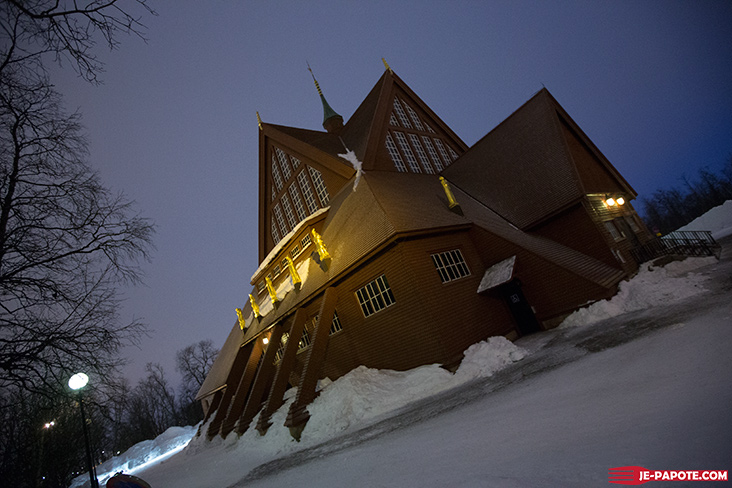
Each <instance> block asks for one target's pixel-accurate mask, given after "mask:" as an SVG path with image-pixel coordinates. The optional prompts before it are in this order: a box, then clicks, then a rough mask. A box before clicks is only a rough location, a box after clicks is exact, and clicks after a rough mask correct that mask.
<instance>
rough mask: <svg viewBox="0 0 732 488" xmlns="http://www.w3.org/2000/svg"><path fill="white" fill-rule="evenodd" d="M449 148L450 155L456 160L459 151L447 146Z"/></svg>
mask: <svg viewBox="0 0 732 488" xmlns="http://www.w3.org/2000/svg"><path fill="white" fill-rule="evenodd" d="M447 150H448V151H450V157H451V158H452V160H453V161H455V160H456V159H457V158H458V155H457V153H456V152H455V151H454V150H453V148H451V147H450V146H447Z"/></svg>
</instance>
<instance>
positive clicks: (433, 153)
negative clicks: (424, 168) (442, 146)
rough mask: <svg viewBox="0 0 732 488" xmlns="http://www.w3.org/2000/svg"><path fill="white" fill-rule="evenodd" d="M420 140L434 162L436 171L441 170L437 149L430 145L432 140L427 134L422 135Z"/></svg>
mask: <svg viewBox="0 0 732 488" xmlns="http://www.w3.org/2000/svg"><path fill="white" fill-rule="evenodd" d="M422 141H423V142H424V146H425V147H426V148H427V152H428V153H429V155H430V157H431V158H432V162H434V163H435V168H437V171H442V170H443V169H444V168H443V166H442V161H440V156H438V155H437V151H435V146H433V145H432V140H431V139H430V138H429V137H427V136H422Z"/></svg>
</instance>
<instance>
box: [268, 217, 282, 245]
mask: <svg viewBox="0 0 732 488" xmlns="http://www.w3.org/2000/svg"><path fill="white" fill-rule="evenodd" d="M269 230H270V231H271V232H272V241H273V242H274V243H275V244H277V243H278V242H280V233H279V232H278V231H277V224H275V219H274V217H272V218H271V219H270V221H269Z"/></svg>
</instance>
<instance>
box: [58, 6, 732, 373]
mask: <svg viewBox="0 0 732 488" xmlns="http://www.w3.org/2000/svg"><path fill="white" fill-rule="evenodd" d="M153 6H154V8H155V9H156V10H157V11H158V13H159V15H158V16H157V17H147V18H145V19H144V23H145V24H146V25H147V27H148V38H149V41H148V43H147V44H146V43H144V42H142V41H141V40H139V39H137V38H125V39H122V41H123V42H122V45H121V47H120V49H119V50H117V51H115V52H112V53H103V56H102V57H103V58H104V59H105V60H107V69H106V73H104V75H103V78H104V84H103V85H102V86H91V85H88V84H85V83H84V82H82V81H80V80H79V79H77V78H75V76H74V74H73V72H72V71H70V70H69V69H65V70H63V71H61V73H57V74H55V75H54V76H55V78H54V80H55V82H56V83H57V85H58V87H59V89H60V90H61V91H62V92H63V93H64V94H65V96H66V103H67V106H68V108H69V109H75V108H77V107H78V108H79V109H80V110H81V112H82V113H83V115H84V122H85V126H86V128H87V131H88V135H89V139H90V141H91V158H90V159H91V164H92V165H93V166H94V167H95V168H98V169H99V171H100V173H101V175H102V178H103V179H104V181H105V182H106V183H107V185H108V186H111V187H113V188H114V189H117V190H122V191H124V192H125V193H126V194H127V195H128V196H129V197H130V198H131V199H134V200H135V201H136V202H137V204H138V207H139V209H140V211H141V212H142V213H143V214H144V215H146V216H149V217H150V218H151V219H152V220H154V221H155V223H156V224H157V228H158V232H157V235H156V237H155V243H156V246H157V251H156V252H155V254H154V259H153V262H152V263H151V264H149V265H148V264H146V265H145V266H144V268H145V275H146V277H145V282H146V285H145V286H143V287H138V288H135V289H132V290H126V291H125V295H126V297H127V300H126V302H125V305H124V308H123V310H122V318H123V319H130V318H131V317H133V316H135V317H142V318H143V319H144V320H145V321H146V322H147V323H148V324H149V325H150V326H151V328H152V329H153V332H152V334H151V336H150V337H149V338H146V339H145V340H144V341H143V343H142V344H141V346H140V347H139V348H129V349H127V350H126V351H125V352H126V354H127V355H129V357H130V359H131V360H132V361H133V363H132V364H131V365H130V366H129V367H128V368H126V370H125V372H126V374H127V375H128V376H129V377H130V379H132V380H133V381H136V380H137V379H138V378H139V377H140V376H141V375H142V374H143V369H144V365H145V363H146V362H149V361H155V362H160V363H161V364H163V366H164V367H165V369H166V370H167V371H168V373H169V374H170V375H171V376H173V375H174V371H173V367H174V357H175V352H176V351H177V350H178V349H181V348H183V347H185V346H186V345H188V344H191V343H193V342H197V341H199V340H201V339H207V338H210V339H213V341H214V343H215V344H216V345H217V347H220V346H221V345H222V344H223V342H224V340H225V338H226V336H227V334H228V332H229V331H230V329H231V327H232V326H233V324H234V322H235V320H236V314H235V312H234V308H235V307H241V306H243V305H244V303H245V299H246V296H247V294H248V292H249V291H250V285H249V278H250V277H251V275H252V273H253V272H254V270H255V269H256V268H257V265H258V262H257V239H256V234H257V219H258V214H257V188H258V186H257V185H258V182H257V178H258V171H257V164H258V160H257V158H258V146H257V144H258V134H257V121H256V115H255V112H256V111H259V112H260V114H261V116H262V119H263V120H264V121H265V122H271V123H276V124H282V125H289V126H295V127H303V128H308V129H315V130H322V127H321V125H320V124H321V122H322V107H321V104H320V100H319V98H318V96H317V92H316V91H315V87H314V86H313V83H312V79H311V77H310V73H309V72H308V71H307V66H306V62H309V63H310V65H311V66H312V68H313V71H314V72H315V75H316V77H317V78H318V81H319V82H320V85H321V87H322V89H323V91H324V93H325V96H326V97H327V99H328V101H329V103H330V105H331V106H332V107H333V108H334V109H335V110H336V111H338V112H339V113H340V114H341V115H343V117H344V118H345V119H346V120H347V119H348V118H349V117H350V116H351V114H352V113H353V112H354V110H355V109H356V108H357V106H358V105H359V104H360V102H361V101H362V100H363V98H364V97H365V96H366V94H367V93H368V92H369V90H370V89H371V88H372V87H373V85H374V84H375V83H376V81H377V80H378V79H379V77H380V76H381V74H382V72H383V69H384V67H383V64H382V62H381V58H382V57H385V58H386V60H387V61H388V62H389V64H390V66H391V67H392V68H393V69H394V71H395V72H396V73H397V74H398V75H399V76H400V77H401V78H402V79H403V80H404V81H405V82H406V83H407V84H408V85H409V86H410V87H411V88H412V89H413V90H414V91H415V92H416V93H417V94H418V95H419V96H420V97H421V98H422V99H423V100H424V101H425V102H426V103H427V104H428V105H429V106H430V107H431V108H432V109H433V110H434V111H435V112H436V113H437V114H438V115H439V116H440V117H441V118H442V119H443V120H444V121H445V122H446V123H447V124H448V125H450V127H451V128H452V129H453V130H454V131H455V132H456V133H457V134H458V135H459V136H460V137H461V138H462V139H463V140H464V141H465V142H466V143H467V144H469V145H472V144H473V143H475V142H476V141H477V140H478V139H480V138H481V137H483V136H484V135H485V134H486V133H487V132H488V131H490V130H491V129H492V128H493V127H495V126H496V125H497V124H498V123H500V122H501V121H502V120H503V119H505V118H506V117H507V116H508V115H510V114H511V113H512V112H513V111H514V110H516V109H517V108H518V107H519V106H520V105H521V104H523V103H524V102H525V101H526V100H528V99H529V98H530V97H531V96H532V95H533V94H534V93H536V92H537V91H538V90H540V89H541V88H542V86H546V87H547V88H548V89H549V91H550V92H551V93H552V94H553V95H554V97H555V98H556V99H557V100H558V101H559V103H560V104H562V106H563V107H564V108H565V109H566V110H567V111H568V112H569V114H570V115H571V116H572V117H573V118H574V120H575V121H576V122H577V123H578V124H579V125H580V127H582V129H583V130H584V131H585V132H586V133H587V135H588V136H589V137H590V138H591V139H592V140H593V141H594V143H595V144H596V145H597V147H598V148H599V149H600V150H601V151H602V152H603V153H604V154H605V156H607V158H608V159H609V160H610V161H611V162H612V163H613V164H614V165H615V167H616V168H617V169H618V170H619V171H620V172H621V173H622V174H623V175H624V176H625V178H626V179H627V180H628V181H629V182H630V184H631V185H632V186H633V187H634V188H635V190H636V191H637V192H638V193H639V195H640V197H642V196H643V195H648V194H650V193H652V192H653V191H654V190H656V189H658V188H665V187H666V188H667V187H669V186H671V185H681V184H683V181H682V178H683V177H684V176H687V177H694V176H695V174H696V171H697V170H698V168H700V167H704V166H709V167H710V168H712V169H717V168H719V167H720V166H721V165H722V164H723V162H724V161H725V159H727V158H728V157H730V154H732V90H731V89H730V88H732V83H731V80H732V42H730V39H732V2H729V1H705V0H697V1H638V0H634V1H622V0H613V1H517V0H512V1H398V0H392V1H368V2H365V1H338V2H336V1H333V2H318V1H314V2H300V1H288V2H285V1H269V2H262V1H223V0H210V1H205V2H201V1H192V0H185V1H182V0H177V1H160V2H154V3H153ZM367 177H368V176H367ZM635 203H636V206H637V207H638V208H640V207H641V205H640V204H639V203H638V202H635Z"/></svg>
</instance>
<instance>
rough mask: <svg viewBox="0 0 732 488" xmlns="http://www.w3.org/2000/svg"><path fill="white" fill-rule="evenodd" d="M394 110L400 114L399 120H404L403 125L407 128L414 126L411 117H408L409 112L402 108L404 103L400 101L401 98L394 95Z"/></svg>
mask: <svg viewBox="0 0 732 488" xmlns="http://www.w3.org/2000/svg"><path fill="white" fill-rule="evenodd" d="M394 111H395V112H396V113H397V115H398V116H399V120H400V121H401V122H402V127H406V128H407V129H411V128H412V124H411V123H410V122H409V119H408V118H407V114H406V113H404V109H403V108H402V104H401V103H399V99H398V98H396V97H394Z"/></svg>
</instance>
